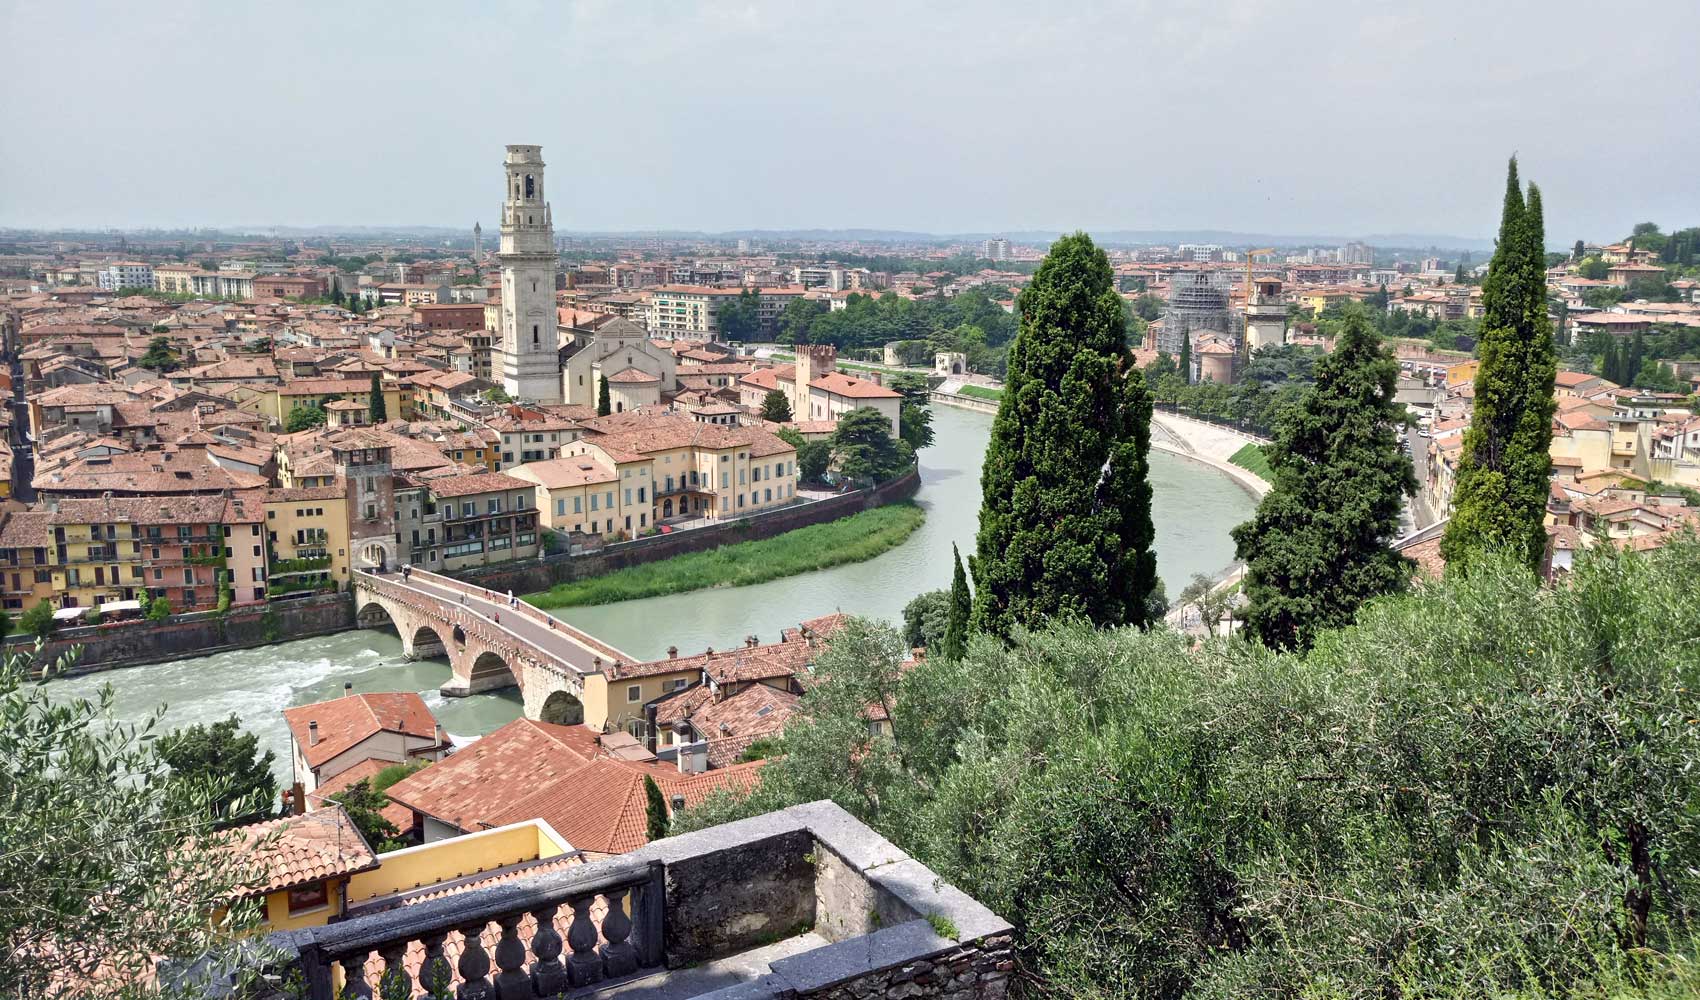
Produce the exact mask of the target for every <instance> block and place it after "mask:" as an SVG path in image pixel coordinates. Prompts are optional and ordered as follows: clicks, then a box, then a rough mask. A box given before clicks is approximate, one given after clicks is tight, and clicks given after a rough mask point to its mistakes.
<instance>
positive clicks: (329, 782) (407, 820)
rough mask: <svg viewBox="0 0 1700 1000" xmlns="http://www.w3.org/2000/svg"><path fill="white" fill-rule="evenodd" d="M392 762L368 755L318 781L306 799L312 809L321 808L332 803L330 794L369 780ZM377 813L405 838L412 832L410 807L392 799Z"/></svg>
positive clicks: (411, 811)
mask: <svg viewBox="0 0 1700 1000" xmlns="http://www.w3.org/2000/svg"><path fill="white" fill-rule="evenodd" d="M394 763H395V761H390V760H380V759H378V758H376V757H368V758H366V759H365V760H363V761H361V762H360V763H358V764H356V765H354V766H353V767H351V768H349V769H348V770H346V771H338V772H337V773H336V774H335V775H333V776H331V777H329V778H326V779H325V780H323V781H321V782H319V787H317V788H315V789H313V790H312V791H311V792H309V793H308V794H307V801H308V802H311V803H312V804H313V808H314V809H323V808H325V807H326V806H328V805H333V804H334V803H332V802H331V800H330V797H331V796H332V795H335V794H337V793H338V792H344V791H347V790H348V789H350V788H353V787H354V786H355V785H356V784H357V783H359V782H361V781H365V782H371V780H372V779H373V778H376V777H377V776H378V772H379V771H382V770H383V769H384V768H386V767H390V766H391V765H393V764H394ZM379 813H380V814H381V815H382V816H383V817H384V818H385V819H387V820H389V821H390V823H391V824H392V825H394V826H395V828H396V831H397V832H398V833H399V834H400V836H402V837H404V838H405V837H407V836H408V835H410V834H411V833H412V832H413V810H412V809H409V808H407V807H406V806H403V805H397V804H396V803H395V802H393V801H392V802H391V803H390V804H389V805H387V806H385V807H384V808H383V809H381V810H379Z"/></svg>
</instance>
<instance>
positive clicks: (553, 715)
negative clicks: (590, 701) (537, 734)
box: [537, 691, 584, 726]
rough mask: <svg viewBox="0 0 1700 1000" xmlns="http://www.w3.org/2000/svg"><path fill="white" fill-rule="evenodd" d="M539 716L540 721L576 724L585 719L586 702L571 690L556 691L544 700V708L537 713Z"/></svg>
mask: <svg viewBox="0 0 1700 1000" xmlns="http://www.w3.org/2000/svg"><path fill="white" fill-rule="evenodd" d="M537 718H538V721H539V722H552V723H554V724H555V725H557V726H576V725H579V724H580V723H582V722H583V721H584V703H583V702H581V701H579V700H578V699H577V698H575V697H574V696H573V694H572V692H571V691H555V692H552V693H551V694H550V695H549V697H548V698H545V699H544V700H543V709H542V711H540V712H538V713H537Z"/></svg>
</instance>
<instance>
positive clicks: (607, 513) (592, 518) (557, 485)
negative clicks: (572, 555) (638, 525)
mask: <svg viewBox="0 0 1700 1000" xmlns="http://www.w3.org/2000/svg"><path fill="white" fill-rule="evenodd" d="M507 474H508V475H510V476H513V477H514V478H515V479H523V480H525V481H526V482H528V483H536V484H537V510H538V514H539V517H538V521H539V523H541V524H542V525H543V527H545V528H549V529H552V530H555V531H560V532H568V533H570V532H579V533H582V534H594V535H601V534H608V533H611V532H613V531H614V530H615V529H614V525H616V524H624V523H625V521H626V518H627V516H628V513H627V512H626V511H625V510H624V509H623V508H622V507H621V505H620V497H621V493H620V491H619V490H618V489H616V488H615V484H616V483H618V482H619V479H620V474H619V471H618V470H617V469H615V468H614V467H613V466H611V465H608V464H605V463H604V462H603V461H602V460H601V459H600V458H599V457H596V456H590V455H580V456H576V457H574V458H551V459H548V460H547V461H543V462H527V463H526V464H524V465H516V466H514V467H513V468H511V469H509V470H508V472H507ZM646 512H647V508H646Z"/></svg>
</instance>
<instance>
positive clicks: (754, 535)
mask: <svg viewBox="0 0 1700 1000" xmlns="http://www.w3.org/2000/svg"><path fill="white" fill-rule="evenodd" d="M920 488H921V477H920V474H919V473H918V472H917V471H915V470H911V471H910V472H909V473H908V474H906V475H903V476H899V477H898V478H896V479H893V480H892V481H891V482H889V483H883V484H881V485H880V486H878V487H876V488H874V489H873V490H859V491H857V492H855V493H847V494H844V495H842V496H835V497H831V498H829V499H826V500H820V501H816V502H814V503H808V504H798V505H796V506H794V507H782V508H779V509H778V510H774V511H770V512H766V513H762V514H756V515H752V516H749V517H742V518H738V519H736V520H731V521H722V522H720V523H719V524H712V525H709V526H707V527H703V528H692V529H690V530H689V531H676V532H673V533H671V534H666V535H651V536H649V537H647V538H637V539H633V540H632V541H629V542H616V543H614V544H611V545H606V546H604V547H603V548H602V549H601V550H599V551H597V552H594V553H584V554H580V555H576V556H574V555H568V554H566V553H559V554H556V555H553V556H546V557H544V558H542V559H535V560H528V561H525V562H517V563H503V564H498V565H494V566H480V567H476V568H470V569H464V570H457V571H456V572H455V573H454V574H453V575H454V576H455V578H456V579H460V580H465V581H467V582H469V583H475V584H477V585H478V586H480V587H487V588H489V589H491V590H494V591H498V592H505V591H509V590H512V591H513V592H514V593H516V594H531V593H536V592H537V591H540V590H548V589H549V588H550V587H552V586H554V585H555V584H557V583H566V582H568V581H571V580H583V579H586V578H588V577H593V576H602V575H604V574H607V573H612V572H614V571H615V570H620V569H625V568H626V567H628V566H637V565H640V564H642V563H648V562H655V561H657V560H660V559H669V558H671V557H673V556H678V555H684V554H685V553H687V552H704V551H707V550H709V549H715V548H719V547H720V546H722V545H731V544H733V543H736V542H751V541H755V540H757V539H761V538H772V537H773V536H775V535H781V534H784V533H785V532H787V531H793V530H795V529H797V528H803V527H807V526H808V525H811V524H821V523H823V522H826V521H835V520H837V519H838V518H841V517H847V516H849V515H851V514H856V513H860V512H861V511H864V510H871V509H873V508H875V507H880V506H883V505H885V504H888V503H896V502H897V501H899V500H907V499H909V498H910V497H912V496H914V495H915V491H916V490H918V489H920Z"/></svg>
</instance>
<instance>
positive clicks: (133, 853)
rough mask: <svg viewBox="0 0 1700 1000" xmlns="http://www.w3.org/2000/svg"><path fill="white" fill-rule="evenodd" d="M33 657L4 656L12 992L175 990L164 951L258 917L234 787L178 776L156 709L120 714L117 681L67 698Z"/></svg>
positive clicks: (3, 880)
mask: <svg viewBox="0 0 1700 1000" xmlns="http://www.w3.org/2000/svg"><path fill="white" fill-rule="evenodd" d="M38 654H39V650H38ZM71 662H72V658H71V657H69V656H67V657H62V658H61V659H60V660H59V661H58V662H57V663H55V664H54V665H53V667H52V668H51V670H50V671H49V672H50V673H53V672H58V671H62V670H63V669H65V668H66V667H68V666H69V665H70V663H71ZM33 663H34V658H32V656H31V655H30V654H28V653H22V654H14V655H11V656H7V657H6V658H5V659H4V662H0V996H7V997H12V996H28V997H55V998H57V997H66V998H69V997H79V998H81V997H96V998H103V997H119V996H126V997H128V996H156V995H172V991H170V990H168V989H166V988H165V987H159V986H152V985H148V984H149V983H150V979H151V976H150V974H151V972H152V970H153V969H154V965H155V960H156V958H163V959H166V960H176V961H188V960H193V959H196V958H199V957H202V956H206V955H208V954H216V953H218V952H220V951H222V950H224V949H225V948H228V947H230V946H231V943H232V942H233V940H234V938H235V936H236V935H238V934H241V933H244V932H246V931H248V930H249V929H251V928H252V927H253V926H254V924H255V920H256V918H257V911H256V909H255V908H254V906H253V905H252V904H239V905H235V906H232V905H231V900H232V897H233V895H234V893H235V892H236V891H237V889H238V888H239V887H240V886H242V885H243V884H246V883H248V882H249V880H250V877H251V875H252V873H251V872H250V871H249V870H248V866H247V864H246V862H245V861H244V860H243V859H244V858H245V857H247V856H248V855H246V854H243V853H233V852H230V851H228V850H227V849H226V847H227V840H226V838H229V837H232V836H235V835H234V834H231V833H215V832H214V831H213V826H212V825H213V822H214V816H215V815H216V814H217V813H218V812H219V809H220V807H221V806H226V807H227V803H226V802H225V792H226V789H225V788H223V787H222V786H221V783H220V782H219V781H217V780H213V779H209V778H205V777H202V778H196V779H185V778H178V777H174V776H173V775H172V774H171V771H170V768H169V766H168V765H166V764H165V763H164V762H163V761H162V760H161V759H160V756H159V755H158V754H157V753H156V752H155V750H154V746H153V741H154V736H155V734H156V732H157V729H158V722H159V716H158V715H157V714H155V715H153V716H150V717H149V718H147V719H146V720H144V721H142V722H141V723H138V724H127V723H122V722H118V721H116V720H115V719H114V717H113V714H112V701H113V694H112V688H111V686H110V685H107V686H105V687H103V688H102V689H101V691H100V694H99V695H98V696H97V697H95V698H93V699H85V698H63V697H57V696H55V694H54V692H53V691H52V689H51V688H50V687H49V686H47V685H45V684H43V683H41V682H38V681H37V680H35V679H34V678H33V677H32V670H31V668H32V665H33ZM264 805H266V803H253V804H249V805H247V806H242V805H238V806H236V807H235V810H236V811H237V812H238V813H251V812H253V811H255V810H256V809H258V808H261V807H263V806H264Z"/></svg>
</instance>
